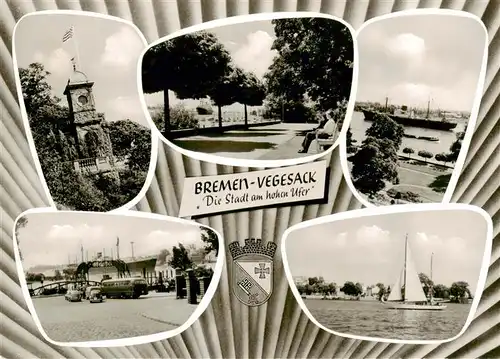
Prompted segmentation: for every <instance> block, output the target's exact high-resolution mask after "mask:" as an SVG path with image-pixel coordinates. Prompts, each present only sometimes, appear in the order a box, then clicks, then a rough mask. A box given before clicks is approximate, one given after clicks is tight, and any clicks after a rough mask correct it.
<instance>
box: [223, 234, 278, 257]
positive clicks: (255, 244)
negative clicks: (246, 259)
mask: <svg viewBox="0 0 500 359" xmlns="http://www.w3.org/2000/svg"><path fill="white" fill-rule="evenodd" d="M277 248H278V245H277V244H276V243H274V242H268V243H267V244H266V245H264V243H263V242H262V239H257V238H247V239H245V245H244V246H243V247H242V246H241V245H240V243H239V242H238V241H235V242H232V243H229V252H230V253H231V257H233V260H236V259H238V258H240V257H242V256H245V255H249V254H254V255H255V254H259V255H262V256H266V257H268V258H269V259H273V258H274V255H275V254H276V249H277Z"/></svg>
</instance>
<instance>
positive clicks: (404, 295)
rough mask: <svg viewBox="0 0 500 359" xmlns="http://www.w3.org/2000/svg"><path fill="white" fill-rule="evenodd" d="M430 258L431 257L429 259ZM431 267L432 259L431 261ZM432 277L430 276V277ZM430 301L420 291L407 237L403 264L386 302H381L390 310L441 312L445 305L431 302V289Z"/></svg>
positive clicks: (420, 286) (421, 290) (422, 291)
mask: <svg viewBox="0 0 500 359" xmlns="http://www.w3.org/2000/svg"><path fill="white" fill-rule="evenodd" d="M431 258H432V257H431ZM431 267H432V259H431ZM431 276H432V275H431ZM430 293H431V296H430V300H427V297H426V295H425V293H424V290H423V289H422V284H421V283H420V278H419V276H418V273H417V270H416V268H415V265H414V263H413V258H412V256H411V251H410V247H409V246H408V235H407V236H406V238H405V262H404V265H403V268H402V270H401V273H400V275H399V276H398V278H397V280H396V283H395V284H394V285H393V286H392V289H391V293H390V294H389V297H388V298H387V300H386V301H382V303H383V304H384V305H386V306H387V307H388V308H390V309H402V310H443V309H445V308H446V306H445V305H441V304H440V303H437V304H436V303H434V302H433V300H432V288H430Z"/></svg>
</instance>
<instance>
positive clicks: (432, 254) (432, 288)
mask: <svg viewBox="0 0 500 359" xmlns="http://www.w3.org/2000/svg"><path fill="white" fill-rule="evenodd" d="M432 257H434V253H431V286H430V288H429V290H430V291H431V294H430V301H431V303H432V292H433V291H434V283H433V282H432Z"/></svg>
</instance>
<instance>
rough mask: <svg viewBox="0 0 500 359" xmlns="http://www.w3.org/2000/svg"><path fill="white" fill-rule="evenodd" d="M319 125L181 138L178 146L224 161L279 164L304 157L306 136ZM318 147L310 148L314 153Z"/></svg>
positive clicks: (285, 124) (176, 142)
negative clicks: (277, 162) (250, 160)
mask: <svg viewBox="0 0 500 359" xmlns="http://www.w3.org/2000/svg"><path fill="white" fill-rule="evenodd" d="M316 126H317V125H316V124H290V123H280V124H275V125H269V126H262V127H254V128H250V129H248V130H235V131H227V132H225V133H224V134H222V135H219V134H217V135H203V136H201V135H200V136H192V137H183V138H178V139H176V140H175V141H174V143H175V144H177V145H178V146H180V147H182V148H185V149H188V150H192V151H197V152H202V153H209V154H214V155H218V156H221V157H230V158H242V159H253V160H255V159H266V160H280V159H290V158H297V157H301V156H305V155H307V154H300V153H298V151H299V150H300V148H301V143H302V141H303V139H304V136H303V134H302V133H303V132H304V131H307V130H310V129H313V128H315V127H316ZM315 148H316V146H315V145H314V143H313V144H312V145H311V147H310V150H311V151H314V150H315Z"/></svg>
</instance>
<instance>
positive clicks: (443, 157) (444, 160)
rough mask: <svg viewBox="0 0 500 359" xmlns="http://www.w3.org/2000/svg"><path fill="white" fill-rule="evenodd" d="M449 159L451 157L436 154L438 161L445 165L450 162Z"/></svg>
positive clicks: (444, 154)
mask: <svg viewBox="0 0 500 359" xmlns="http://www.w3.org/2000/svg"><path fill="white" fill-rule="evenodd" d="M448 157H449V156H448V154H446V153H436V155H435V156H434V158H435V159H436V161H439V162H443V163H444V164H446V163H447V162H448V161H449V158H448Z"/></svg>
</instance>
